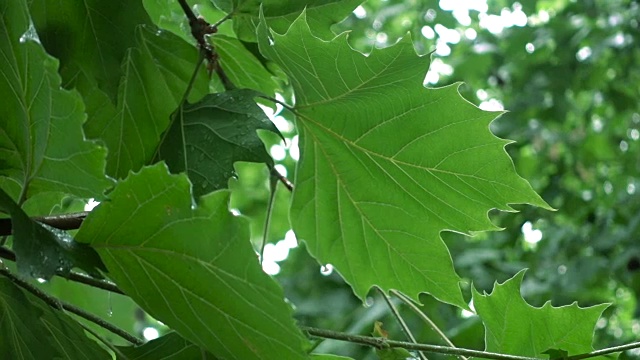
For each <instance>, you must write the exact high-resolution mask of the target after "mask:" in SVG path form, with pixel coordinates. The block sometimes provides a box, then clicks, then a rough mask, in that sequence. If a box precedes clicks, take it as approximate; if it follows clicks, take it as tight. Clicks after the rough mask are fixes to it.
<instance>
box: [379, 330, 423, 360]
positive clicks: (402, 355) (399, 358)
mask: <svg viewBox="0 0 640 360" xmlns="http://www.w3.org/2000/svg"><path fill="white" fill-rule="evenodd" d="M373 336H375V337H382V338H385V339H387V338H388V337H389V334H388V333H387V331H386V330H385V329H383V328H382V323H381V322H380V321H376V322H375V323H374V324H373ZM376 355H378V358H380V360H406V359H413V358H414V356H413V355H412V354H411V353H410V352H409V351H408V350H407V349H402V348H391V347H387V348H383V349H376Z"/></svg>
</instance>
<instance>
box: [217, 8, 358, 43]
mask: <svg viewBox="0 0 640 360" xmlns="http://www.w3.org/2000/svg"><path fill="white" fill-rule="evenodd" d="M213 2H214V3H215V4H216V6H218V7H219V8H220V9H222V10H224V11H226V12H229V13H231V12H233V14H234V15H233V27H234V29H235V31H236V34H237V35H238V38H240V39H241V40H244V41H254V42H255V41H256V28H257V26H258V23H259V22H260V21H259V20H260V19H259V13H260V8H261V7H262V9H263V11H264V16H265V18H266V20H267V22H268V24H269V26H270V27H271V28H273V29H274V30H276V31H277V32H280V33H283V32H285V31H286V30H287V29H288V28H289V26H290V25H291V23H293V21H294V20H295V19H296V18H297V17H298V16H299V15H300V13H301V12H302V11H303V10H305V9H306V13H307V17H308V19H309V20H308V21H309V24H310V25H311V27H312V29H313V30H314V34H316V35H317V36H321V37H322V38H326V39H330V38H332V37H333V36H335V35H334V34H333V33H332V32H331V30H329V28H330V27H331V25H333V24H335V23H336V22H338V21H340V20H342V19H344V18H346V17H347V16H348V15H349V14H351V12H352V11H353V9H355V8H356V7H357V6H358V5H360V4H361V3H362V2H363V0H305V1H287V0H266V1H260V0H214V1H213Z"/></svg>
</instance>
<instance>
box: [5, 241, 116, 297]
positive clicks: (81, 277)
mask: <svg viewBox="0 0 640 360" xmlns="http://www.w3.org/2000/svg"><path fill="white" fill-rule="evenodd" d="M0 258H2V259H6V260H10V261H16V254H15V253H14V252H13V251H11V250H9V249H7V248H5V247H1V246H0ZM56 275H57V276H59V277H62V278H65V279H67V280H71V281H75V282H78V283H81V284H85V285H89V286H93V287H95V288H98V289H102V290H107V291H111V292H114V293H117V294H121V295H125V293H124V292H123V291H122V290H120V289H119V288H118V286H117V285H116V284H114V283H112V282H111V281H108V280H99V279H95V278H92V277H91V276H88V275H85V274H82V273H79V272H75V271H70V272H69V273H64V272H62V271H57V272H56Z"/></svg>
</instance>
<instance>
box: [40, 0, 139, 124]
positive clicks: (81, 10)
mask: <svg viewBox="0 0 640 360" xmlns="http://www.w3.org/2000/svg"><path fill="white" fill-rule="evenodd" d="M29 10H30V12H31V16H32V18H33V23H34V25H35V28H36V29H37V31H38V34H39V35H40V38H41V40H42V43H43V44H44V46H45V48H46V49H47V52H49V53H50V54H52V55H53V56H55V57H56V58H58V59H60V62H61V67H60V73H61V74H62V78H63V84H64V86H65V87H67V88H71V87H77V88H78V89H79V90H80V92H81V93H82V94H83V96H85V97H86V96H87V95H89V93H90V92H91V91H94V89H93V87H94V86H97V87H98V88H99V89H100V90H101V91H103V92H104V93H105V94H106V95H107V96H108V98H109V99H111V100H115V99H116V97H117V94H118V84H119V81H120V76H121V74H122V72H121V68H120V65H121V63H122V61H123V59H124V58H125V57H126V56H127V55H126V53H127V49H129V48H130V47H133V46H135V43H136V37H135V36H134V32H135V29H136V28H137V26H138V25H140V24H150V21H149V17H148V16H147V14H146V12H145V10H144V8H143V6H142V3H141V2H140V1H128V0H116V1H102V0H83V1H68V0H64V1H48V0H30V1H29ZM91 112H92V111H90V113H91Z"/></svg>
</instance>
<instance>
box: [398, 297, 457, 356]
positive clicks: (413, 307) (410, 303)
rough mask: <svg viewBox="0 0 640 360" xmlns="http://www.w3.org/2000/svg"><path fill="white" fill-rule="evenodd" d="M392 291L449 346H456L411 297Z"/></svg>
mask: <svg viewBox="0 0 640 360" xmlns="http://www.w3.org/2000/svg"><path fill="white" fill-rule="evenodd" d="M391 293H393V295H395V296H397V297H398V299H400V300H401V301H402V302H403V303H404V304H405V305H407V306H408V307H409V308H410V309H411V310H413V311H414V312H415V313H416V314H418V316H419V317H420V318H421V319H422V320H423V321H424V322H426V323H427V325H429V327H430V328H431V329H432V330H433V331H434V332H435V333H436V334H438V336H440V338H441V339H442V340H443V341H444V342H445V343H446V344H447V345H449V346H451V347H452V348H455V347H456V346H455V345H454V344H453V343H452V342H451V340H449V338H448V337H447V335H445V334H444V332H442V330H440V328H438V326H437V325H436V324H435V323H434V322H433V321H432V320H431V319H430V318H429V317H428V316H427V314H425V313H424V312H423V311H422V310H420V308H419V307H417V306H416V304H414V303H413V301H411V299H409V298H408V297H407V296H405V295H404V294H402V293H400V292H398V291H396V290H391ZM459 358H460V359H461V360H467V358H466V357H465V356H462V355H459Z"/></svg>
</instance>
